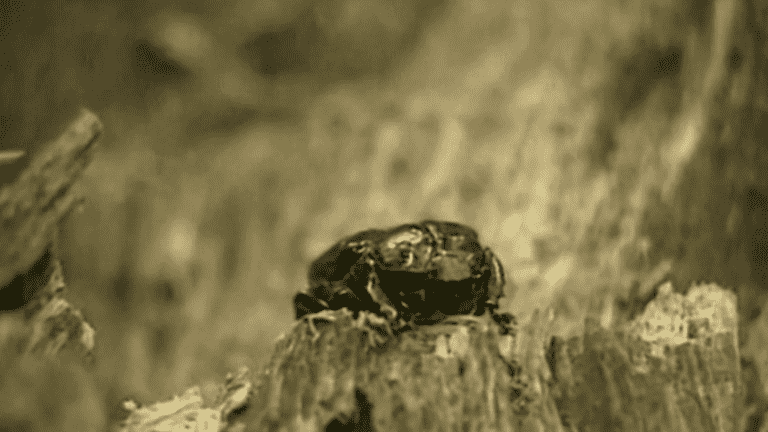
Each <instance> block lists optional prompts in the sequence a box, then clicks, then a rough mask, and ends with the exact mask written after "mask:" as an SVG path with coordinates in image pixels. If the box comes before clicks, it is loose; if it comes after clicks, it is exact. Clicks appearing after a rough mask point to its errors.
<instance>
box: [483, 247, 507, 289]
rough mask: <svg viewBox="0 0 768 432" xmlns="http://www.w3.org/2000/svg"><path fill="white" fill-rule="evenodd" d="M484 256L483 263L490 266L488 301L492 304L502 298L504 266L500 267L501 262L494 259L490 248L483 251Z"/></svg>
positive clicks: (494, 256)
mask: <svg viewBox="0 0 768 432" xmlns="http://www.w3.org/2000/svg"><path fill="white" fill-rule="evenodd" d="M483 253H484V255H485V262H486V264H487V265H488V266H490V269H489V270H490V272H491V274H490V277H489V279H488V287H487V289H488V299H489V300H491V301H492V302H495V301H496V300H498V298H499V297H504V283H505V280H504V266H502V265H501V261H499V259H498V258H496V255H494V254H493V252H492V251H491V249H490V248H485V249H484V250H483Z"/></svg>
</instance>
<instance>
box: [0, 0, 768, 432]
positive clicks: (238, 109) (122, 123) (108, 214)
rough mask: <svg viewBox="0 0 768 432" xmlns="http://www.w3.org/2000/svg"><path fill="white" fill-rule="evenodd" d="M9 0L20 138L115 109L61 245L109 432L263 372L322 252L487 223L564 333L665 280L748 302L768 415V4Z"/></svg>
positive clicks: (6, 15) (508, 307) (753, 400)
mask: <svg viewBox="0 0 768 432" xmlns="http://www.w3.org/2000/svg"><path fill="white" fill-rule="evenodd" d="M3 4H4V6H0V48H2V50H3V54H2V55H0V94H1V98H2V99H1V100H2V105H1V106H0V150H2V149H23V150H26V151H27V152H28V153H34V151H35V148H36V147H37V146H39V145H40V144H42V143H44V142H45V141H46V140H48V139H50V138H52V137H55V136H56V135H58V134H59V133H61V131H62V130H63V128H64V125H65V124H66V123H67V122H68V121H69V120H71V118H72V117H73V116H74V115H75V114H76V113H77V107H79V106H81V105H84V106H86V107H88V108H90V109H92V110H94V111H95V112H97V113H98V115H99V116H100V118H101V119H102V121H103V122H104V124H105V134H104V135H103V137H102V140H101V147H100V149H99V150H98V153H97V156H96V157H95V159H94V160H93V162H92V164H91V166H90V167H89V168H88V170H87V171H86V174H85V177H84V179H83V181H82V184H81V185H80V186H81V187H83V188H84V191H85V193H86V195H87V201H86V203H85V205H84V206H82V208H81V209H80V211H79V212H76V213H74V214H72V215H71V216H70V217H69V218H68V219H67V221H66V223H65V226H64V228H63V231H62V234H61V236H60V245H59V251H58V253H59V255H60V257H61V258H62V264H63V268H64V272H65V278H66V280H67V282H68V290H69V291H68V297H69V298H70V300H71V301H72V303H73V304H75V305H77V306H78V307H80V308H82V310H83V312H84V313H85V315H86V317H87V318H88V320H89V321H90V322H91V323H92V324H93V326H94V327H95V328H96V331H97V339H96V345H97V348H96V364H95V366H94V369H93V370H92V371H91V373H90V374H84V375H72V376H73V378H71V379H73V380H76V381H77V382H79V383H80V385H82V389H81V391H80V392H78V393H77V395H80V398H81V399H80V401H81V402H82V400H86V401H88V403H87V407H88V409H89V410H90V411H89V413H88V414H87V415H85V414H84V416H86V417H88V418H87V419H84V420H82V421H83V422H84V423H83V424H87V425H91V426H88V427H93V430H103V427H105V426H104V425H106V424H108V423H109V422H114V421H115V420H117V419H119V418H121V416H124V414H123V413H122V411H121V409H120V408H119V401H120V400H122V399H123V398H125V397H132V398H136V399H138V400H140V401H145V402H149V401H154V400H157V399H159V398H167V397H169V396H171V395H172V394H174V393H178V392H180V391H182V390H183V389H185V388H187V387H188V386H191V385H194V384H201V385H203V386H204V388H206V386H212V385H213V383H215V382H216V380H219V379H221V377H222V376H223V375H224V374H225V373H226V372H228V371H234V370H236V369H237V368H238V367H239V366H249V367H251V368H252V369H253V370H259V368H261V367H263V366H264V365H265V363H266V362H267V361H268V359H269V356H270V354H271V351H272V348H273V345H274V343H275V340H276V339H277V338H278V336H279V335H281V334H282V333H284V332H285V331H287V330H289V329H290V326H291V325H292V323H293V321H294V320H293V308H292V297H293V295H294V293H295V292H296V291H297V290H301V289H304V288H305V287H306V285H307V282H306V271H307V266H308V264H309V263H310V262H311V261H312V260H313V259H314V258H315V257H316V256H317V255H318V254H320V253H322V252H323V251H324V250H325V249H326V248H327V247H329V246H330V245H331V244H332V243H333V242H335V241H337V240H338V239H339V238H341V237H343V236H345V235H348V234H351V233H354V232H357V231H359V230H363V229H366V228H370V227H388V226H392V225H398V224H401V223H405V222H409V221H418V220H421V219H424V218H437V219H445V220H452V221H458V222H461V223H464V224H467V225H470V226H472V227H474V228H475V229H476V230H477V231H478V232H479V234H480V236H481V241H482V242H483V243H485V244H486V245H488V246H490V247H491V248H492V249H493V250H494V251H495V253H496V254H497V255H498V256H499V258H500V259H501V261H502V263H503V264H504V266H505V269H506V273H507V276H508V284H507V297H506V298H505V300H504V301H503V303H502V308H503V310H505V311H509V312H512V313H514V314H516V315H518V317H519V319H520V320H521V321H525V319H526V317H528V316H530V314H531V313H532V312H533V311H534V309H536V308H539V309H543V308H546V307H551V308H552V309H553V310H554V312H555V315H556V324H557V328H556V333H558V334H560V335H562V336H564V337H568V336H573V335H577V334H578V333H579V331H580V330H581V329H582V326H583V321H584V318H585V317H587V316H592V317H595V318H596V319H598V320H599V321H600V323H601V324H602V325H603V326H606V327H612V326H616V325H618V323H620V322H621V321H622V320H625V319H628V318H630V317H631V316H632V315H633V314H634V313H636V312H637V311H638V310H640V308H641V307H642V304H643V302H644V301H645V300H647V299H648V298H650V296H652V295H653V290H654V288H655V287H656V286H657V285H658V284H659V283H660V282H662V281H664V280H668V279H671V280H673V282H674V283H675V287H676V288H677V289H679V290H685V289H686V288H687V287H688V286H689V285H690V284H691V282H694V281H698V280H706V281H712V282H717V283H719V284H721V285H723V286H726V287H728V288H729V289H733V290H735V291H736V292H737V293H738V294H739V298H740V300H739V301H740V308H741V312H742V317H743V323H742V332H743V334H742V335H741V336H742V339H741V343H742V345H743V352H742V354H743V356H744V357H745V360H744V365H745V370H746V371H748V372H749V373H751V374H753V375H751V377H752V382H753V385H752V387H751V388H750V389H749V394H748V395H747V403H748V404H749V405H750V406H751V407H753V408H754V410H755V411H754V412H755V414H754V416H753V417H754V419H752V420H751V421H752V423H750V426H751V427H752V426H755V427H757V426H760V425H762V412H764V411H765V410H766V408H768V403H766V398H765V394H764V389H765V388H766V387H765V384H766V383H768V379H767V378H766V376H767V375H768V371H767V370H766V369H765V365H766V364H768V359H767V358H766V357H768V353H766V352H765V351H766V350H764V349H763V348H762V347H763V346H766V344H768V332H766V331H765V330H763V329H764V328H768V325H766V320H768V318H767V317H766V315H767V314H763V313H762V310H763V308H762V305H763V303H764V301H765V299H766V293H768V227H766V221H767V220H768V181H767V180H766V176H765V174H764V173H765V172H766V170H767V169H768V151H766V144H765V137H766V136H767V135H766V134H767V133H768V129H766V126H764V125H765V124H768V121H766V120H768V114H767V113H768V99H766V95H767V94H768V90H767V89H766V83H767V81H766V57H767V56H768V51H767V50H766V47H768V45H766V43H767V42H766V35H768V15H767V12H766V11H768V8H767V7H766V4H765V2H761V1H757V0H701V1H699V0H678V1H671V0H640V1H633V2H625V1H622V0H585V1H579V2H573V1H563V0H545V1H533V0H513V1H509V2H507V1H491V0H488V1H483V0H420V1H412V0H283V1H273V0H250V1H245V0H224V1H217V2H213V1H210V0H189V1H184V2H182V1H171V2H147V1H143V0H130V1H123V2H117V1H114V0H103V1H101V0H59V1H52V0H49V1H36V2H28V1H14V0H11V1H6V2H3ZM21 169H23V163H22V164H17V165H14V166H7V167H6V166H0V184H3V183H9V182H11V181H13V179H14V178H15V176H16V175H18V172H19V171H20V170H21ZM78 373H79V372H78ZM35 379H37V378H34V379H33V378H30V382H34V381H35ZM16 385H18V387H19V388H28V389H32V390H30V391H36V392H38V393H39V395H38V396H37V397H38V398H39V399H40V400H43V399H45V400H47V398H56V397H59V398H63V396H61V394H59V393H57V392H51V391H50V386H49V385H48V384H47V383H46V382H43V381H40V382H39V383H37V384H31V385H29V384H27V385H21V384H18V383H17V384H16ZM5 387H6V388H8V384H7V383H6V385H5ZM6 393H7V392H6ZM8 397H10V396H8ZM68 397H71V396H68ZM83 398H85V399H83ZM69 403H75V402H73V401H70V402H69ZM82 403H85V402H82ZM23 409H30V410H33V409H35V408H34V407H33V406H32V405H30V406H29V408H20V409H16V410H10V409H9V410H8V411H6V412H5V413H2V414H0V415H3V416H5V417H4V418H6V419H8V418H16V417H14V416H22V415H23V413H21V411H23ZM64 411H66V410H64ZM70 411H71V410H70ZM61 415H62V416H64V417H62V418H64V420H61V421H62V422H64V423H62V424H67V425H69V424H74V423H71V422H74V421H75V420H72V419H70V418H69V417H66V416H65V414H61ZM70 415H71V414H70ZM67 421H69V422H70V423H66V422H67ZM51 422H54V420H51ZM88 427H85V426H81V428H80V430H90V429H88ZM30 430H33V429H30ZM73 430H74V429H73ZM755 430H756V429H755Z"/></svg>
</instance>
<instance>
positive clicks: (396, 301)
mask: <svg viewBox="0 0 768 432" xmlns="http://www.w3.org/2000/svg"><path fill="white" fill-rule="evenodd" d="M503 288H504V270H503V268H502V266H501V263H500V262H499V260H498V259H497V258H496V256H495V255H494V254H493V252H491V250H490V249H488V248H483V247H482V246H481V245H480V243H479V241H478V236H477V233H476V232H475V231H474V230H473V229H472V228H470V227H467V226H465V225H461V224H458V223H453V222H442V221H430V220H427V221H423V222H421V223H418V224H408V225H401V226H398V227H395V228H392V229H390V230H378V229H371V230H366V231H362V232H359V233H357V234H354V235H352V236H350V237H347V238H345V239H344V240H342V241H340V242H339V243H337V244H335V245H334V246H332V247H331V248H330V249H328V250H327V251H326V252H325V253H323V254H322V255H321V256H320V257H319V258H317V259H316V260H315V261H314V262H313V263H312V265H311V267H310V269H309V290H308V291H307V292H301V293H298V294H296V296H295V298H294V306H295V308H296V318H297V319H299V318H302V317H303V316H305V315H307V314H310V313H317V312H322V311H324V310H338V309H341V308H344V307H346V308H347V309H349V310H351V311H353V312H356V313H357V312H364V311H366V312H372V313H374V314H376V315H378V316H380V317H384V318H385V319H386V320H387V321H388V322H389V323H391V324H393V327H402V326H403V325H404V324H406V323H407V324H410V325H411V327H413V326H414V325H425V324H434V323H438V322H440V321H442V320H443V319H445V318H446V316H449V315H475V316H479V315H482V314H484V313H485V312H486V311H488V312H490V313H491V314H492V316H493V317H494V320H495V321H496V322H497V323H499V324H500V325H501V327H502V328H509V324H510V323H511V322H512V320H513V317H511V316H510V315H508V314H496V313H495V311H496V309H497V308H498V301H499V298H500V297H502V296H503V295H504V290H503ZM396 323H400V324H396Z"/></svg>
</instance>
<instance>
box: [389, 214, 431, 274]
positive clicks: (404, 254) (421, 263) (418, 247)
mask: <svg viewBox="0 0 768 432" xmlns="http://www.w3.org/2000/svg"><path fill="white" fill-rule="evenodd" d="M433 251H434V241H433V239H432V238H431V237H430V235H429V233H426V232H424V231H423V230H421V229H419V228H418V227H416V226H404V227H400V228H397V229H395V230H393V231H392V232H391V234H390V235H389V236H387V237H386V238H384V239H383V240H382V241H381V242H380V243H379V245H378V247H377V248H376V261H377V262H378V263H379V265H381V266H382V268H384V269H387V270H393V271H408V272H414V273H421V272H424V271H426V270H427V266H428V265H429V263H430V260H431V258H432V254H433Z"/></svg>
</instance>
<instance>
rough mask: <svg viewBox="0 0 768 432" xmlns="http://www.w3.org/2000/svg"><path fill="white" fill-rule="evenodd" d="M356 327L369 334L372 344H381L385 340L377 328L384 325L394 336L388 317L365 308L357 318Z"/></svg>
mask: <svg viewBox="0 0 768 432" xmlns="http://www.w3.org/2000/svg"><path fill="white" fill-rule="evenodd" d="M372 324H373V325H372ZM355 327H357V328H359V329H360V330H362V331H363V332H364V333H365V334H366V335H368V342H369V343H370V344H371V346H379V345H381V344H382V343H383V342H384V341H385V339H384V336H382V335H381V334H380V333H379V331H378V330H376V329H377V328H379V327H383V328H384V329H385V330H386V332H387V333H388V334H389V335H390V336H392V329H391V328H390V326H389V322H388V321H387V320H386V319H384V318H382V317H380V316H378V315H376V314H375V313H373V312H369V311H365V310H363V311H360V312H359V315H358V316H357V319H356V320H355Z"/></svg>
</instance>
